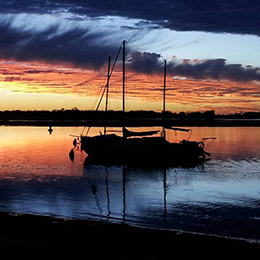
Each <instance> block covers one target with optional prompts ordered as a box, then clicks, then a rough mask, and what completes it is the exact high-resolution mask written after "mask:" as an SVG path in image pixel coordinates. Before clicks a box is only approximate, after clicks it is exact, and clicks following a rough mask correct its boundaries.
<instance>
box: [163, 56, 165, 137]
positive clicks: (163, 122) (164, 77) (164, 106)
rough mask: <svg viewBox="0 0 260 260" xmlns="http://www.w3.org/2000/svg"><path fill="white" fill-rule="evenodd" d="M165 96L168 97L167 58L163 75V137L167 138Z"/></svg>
mask: <svg viewBox="0 0 260 260" xmlns="http://www.w3.org/2000/svg"><path fill="white" fill-rule="evenodd" d="M165 97H166V60H164V77H163V137H164V138H166V131H165V103H166V102H165Z"/></svg>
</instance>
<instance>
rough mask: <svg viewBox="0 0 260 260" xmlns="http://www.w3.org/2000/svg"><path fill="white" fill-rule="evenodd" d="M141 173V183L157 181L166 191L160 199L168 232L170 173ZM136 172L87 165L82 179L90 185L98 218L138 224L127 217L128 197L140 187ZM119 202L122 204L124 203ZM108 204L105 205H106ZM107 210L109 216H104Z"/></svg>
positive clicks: (129, 169) (155, 171)
mask: <svg viewBox="0 0 260 260" xmlns="http://www.w3.org/2000/svg"><path fill="white" fill-rule="evenodd" d="M139 170H140V171H139V172H140V173H141V175H140V176H141V177H140V178H141V179H143V178H148V179H150V181H151V182H154V178H156V179H161V185H160V184H159V187H160V186H161V191H163V195H162V198H161V201H162V206H163V210H162V214H163V222H164V224H163V227H164V228H168V225H167V169H157V170H154V174H151V170H148V169H139ZM136 172H137V169H133V168H130V167H127V166H119V167H117V166H93V165H88V166H85V167H84V170H83V177H84V178H86V179H87V180H88V184H89V186H90V188H91V191H92V194H93V197H94V199H95V201H96V206H97V207H96V208H97V211H98V212H99V217H101V218H105V219H107V220H108V221H109V220H112V221H113V220H116V221H120V222H122V223H126V222H132V221H134V222H135V224H136V220H131V218H132V217H133V216H132V212H131V213H130V215H128V214H127V209H128V205H127V202H128V201H130V199H128V198H127V196H128V195H129V196H131V193H132V192H131V191H130V190H131V189H136V188H137V187H136V186H137V185H138V183H137V182H138V178H137V179H136ZM144 176H145V177H144ZM133 177H134V178H133ZM141 179H140V180H141ZM128 183H129V185H127V184H128ZM142 185H143V184H141V185H140V189H141V188H142V187H141V186H142ZM111 192H112V193H113V194H112V195H111V194H110V193H111ZM160 193H162V192H160ZM98 194H102V199H101V201H100V199H99V196H98ZM115 195H116V198H115ZM104 196H106V198H104ZM141 199H142V198H140V200H141ZM157 199H158V198H157ZM119 200H121V203H120V201H119ZM105 202H106V205H104V204H105ZM119 207H121V209H119ZM157 207H158V205H157ZM104 208H106V213H104V212H103V210H104ZM111 208H112V209H111ZM113 209H115V212H113Z"/></svg>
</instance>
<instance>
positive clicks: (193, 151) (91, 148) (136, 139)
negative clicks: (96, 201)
mask: <svg viewBox="0 0 260 260" xmlns="http://www.w3.org/2000/svg"><path fill="white" fill-rule="evenodd" d="M125 48H126V41H123V44H122V45H121V47H120V49H119V52H120V51H121V49H122V51H123V68H122V71H123V83H122V92H123V100H122V102H123V103H122V112H123V115H124V112H125V71H126V70H125ZM119 52H118V54H117V57H116V59H115V62H116V60H117V58H118V55H119ZM166 65H167V64H166V60H164V78H163V79H164V80H163V82H164V84H163V113H162V115H165V111H166V102H165V97H166ZM113 67H114V66H113ZM112 71H113V68H112V70H111V71H110V57H109V61H108V76H107V84H106V86H105V88H104V91H103V93H102V97H103V95H104V94H105V91H106V107H105V109H106V111H107V102H108V92H109V79H110V77H111V75H112ZM102 97H101V100H102ZM100 102H101V101H100ZM100 102H99V104H98V107H97V109H98V108H99V105H100ZM166 129H170V130H173V131H185V132H189V131H190V130H189V129H183V128H177V127H173V126H171V125H167V122H166V120H164V118H163V120H162V129H161V131H160V130H159V131H145V132H144V131H139V132H134V131H130V130H128V129H127V128H126V126H125V124H124V119H122V134H121V135H118V134H115V133H113V134H108V133H107V129H106V127H105V128H104V134H102V133H100V135H96V136H88V132H89V131H88V132H87V134H86V135H83V134H82V135H81V136H80V142H81V149H82V150H83V151H85V152H86V154H87V155H88V157H87V158H86V161H85V164H103V165H118V164H119V165H141V166H152V167H153V166H156V167H157V166H159V167H161V166H162V167H165V166H169V165H197V164H201V163H203V162H204V161H205V159H206V157H207V156H210V154H209V153H207V152H206V151H205V150H204V142H203V141H199V142H196V141H189V140H182V141H181V142H179V143H172V142H169V141H168V140H167V139H166ZM155 134H160V135H159V136H158V135H157V136H153V135H155Z"/></svg>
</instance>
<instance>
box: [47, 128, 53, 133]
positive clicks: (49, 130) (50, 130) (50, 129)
mask: <svg viewBox="0 0 260 260" xmlns="http://www.w3.org/2000/svg"><path fill="white" fill-rule="evenodd" d="M52 131H53V129H52V126H50V127H49V129H48V132H49V133H50V135H51V134H52Z"/></svg>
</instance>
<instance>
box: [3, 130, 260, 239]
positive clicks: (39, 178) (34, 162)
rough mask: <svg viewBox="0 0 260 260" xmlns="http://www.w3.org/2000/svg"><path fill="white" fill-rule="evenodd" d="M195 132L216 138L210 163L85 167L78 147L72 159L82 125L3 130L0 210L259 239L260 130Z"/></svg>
mask: <svg viewBox="0 0 260 260" xmlns="http://www.w3.org/2000/svg"><path fill="white" fill-rule="evenodd" d="M195 130H196V131H195ZM195 130H194V131H193V132H194V133H195V132H196V133H197V134H196V135H197V136H195V137H194V139H197V137H201V138H202V137H205V136H218V139H217V140H216V141H215V143H214V145H212V146H211V147H210V149H211V151H210V152H211V153H212V160H211V161H208V162H205V163H204V165H202V166H200V167H195V168H181V167H177V168H168V169H136V168H135V169H134V168H129V167H116V166H111V167H105V166H87V167H83V163H84V161H85V158H86V154H85V153H84V152H82V151H81V150H80V149H79V147H77V146H76V147H75V146H73V147H74V148H73V151H74V160H73V161H71V160H70V159H69V157H68V153H69V151H70V150H71V149H72V145H73V140H74V138H71V136H70V134H75V135H77V134H78V133H79V132H80V131H81V129H79V128H58V127H57V128H55V131H54V132H53V133H52V135H49V134H48V132H47V131H46V128H41V127H39V128H35V127H32V128H30V127H29V128H28V127H2V128H0V134H1V137H2V138H1V139H0V144H1V149H0V160H1V165H0V210H5V211H13V212H25V213H34V214H46V215H55V216H62V217H72V218H97V219H103V220H106V221H113V222H120V223H130V224H135V225H140V226H153V227H160V228H162V227H163V228H170V229H171V228H172V229H179V230H188V231H196V232H205V233H210V234H221V235H227V236H236V237H243V238H247V237H248V238H254V239H260V225H259V221H260V202H259V201H260V190H259V187H260V170H259V169H260V151H259V147H260V140H259V138H258V131H259V128H235V129H234V128H231V129H229V128H214V127H213V128H196V129H195ZM93 131H97V132H98V131H99V129H98V128H96V129H94V130H93ZM93 134H95V133H93ZM245 134H246V135H245ZM168 136H169V135H168ZM169 138H176V136H173V137H171V136H169ZM180 138H182V137H180ZM238 226H239V228H237V227H238Z"/></svg>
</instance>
